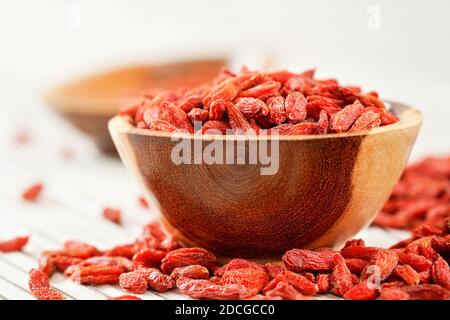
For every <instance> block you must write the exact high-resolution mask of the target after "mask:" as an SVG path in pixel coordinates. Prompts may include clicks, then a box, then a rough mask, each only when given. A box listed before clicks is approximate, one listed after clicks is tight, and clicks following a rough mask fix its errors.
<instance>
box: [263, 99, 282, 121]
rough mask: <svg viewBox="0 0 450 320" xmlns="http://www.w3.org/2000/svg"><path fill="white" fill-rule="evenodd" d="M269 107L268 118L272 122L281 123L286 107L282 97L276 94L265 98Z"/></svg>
mask: <svg viewBox="0 0 450 320" xmlns="http://www.w3.org/2000/svg"><path fill="white" fill-rule="evenodd" d="M267 108H268V109H269V120H270V122H271V123H273V124H277V125H278V124H281V123H283V122H284V121H286V109H285V107H284V98H283V97H282V96H276V97H272V98H269V99H268V100H267Z"/></svg>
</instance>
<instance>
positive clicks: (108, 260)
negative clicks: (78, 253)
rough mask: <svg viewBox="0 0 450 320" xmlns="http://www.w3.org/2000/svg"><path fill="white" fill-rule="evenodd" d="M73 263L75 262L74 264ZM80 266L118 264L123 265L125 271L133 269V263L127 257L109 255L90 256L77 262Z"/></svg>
mask: <svg viewBox="0 0 450 320" xmlns="http://www.w3.org/2000/svg"><path fill="white" fill-rule="evenodd" d="M72 265H73V264H72ZM77 265H78V266H80V267H86V266H105V267H107V266H118V267H122V268H123V270H124V271H131V270H132V269H133V263H132V262H131V261H130V260H129V259H128V258H125V257H108V256H98V257H92V258H88V259H86V260H83V261H81V262H79V263H77Z"/></svg>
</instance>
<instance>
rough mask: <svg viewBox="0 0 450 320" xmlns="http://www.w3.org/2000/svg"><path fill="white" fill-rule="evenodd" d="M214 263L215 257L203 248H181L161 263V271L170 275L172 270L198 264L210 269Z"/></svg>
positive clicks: (170, 253) (169, 254) (172, 252)
mask: <svg viewBox="0 0 450 320" xmlns="http://www.w3.org/2000/svg"><path fill="white" fill-rule="evenodd" d="M215 262H216V256H215V255H214V254H212V253H211V252H209V251H208V250H206V249H203V248H181V249H176V250H173V251H171V252H169V253H168V254H167V255H166V256H165V258H164V259H162V262H161V270H162V271H163V272H164V273H165V274H171V273H172V271H173V269H175V268H178V267H186V266H190V265H194V264H198V265H201V266H204V267H207V268H208V267H210V266H212V265H213V264H215Z"/></svg>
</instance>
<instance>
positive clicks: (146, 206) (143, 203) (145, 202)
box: [138, 196, 149, 208]
mask: <svg viewBox="0 0 450 320" xmlns="http://www.w3.org/2000/svg"><path fill="white" fill-rule="evenodd" d="M138 202H139V204H140V205H141V206H142V207H144V208H149V205H148V202H147V200H145V198H144V197H143V196H139V198H138Z"/></svg>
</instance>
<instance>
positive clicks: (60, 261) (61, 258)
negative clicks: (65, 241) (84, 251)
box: [53, 255, 83, 272]
mask: <svg viewBox="0 0 450 320" xmlns="http://www.w3.org/2000/svg"><path fill="white" fill-rule="evenodd" d="M53 259H54V263H55V267H56V269H57V270H58V271H59V272H65V271H66V269H67V268H69V267H70V266H73V265H77V264H79V263H80V262H82V261H83V259H80V258H76V257H69V256H65V255H57V256H55V257H53Z"/></svg>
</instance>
